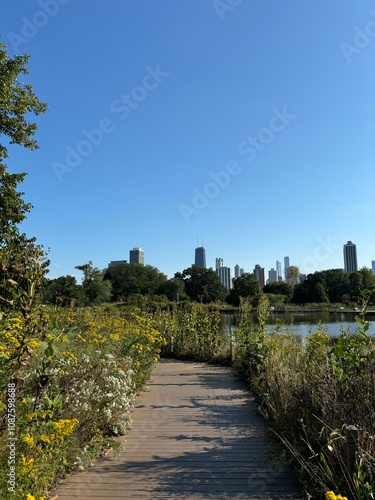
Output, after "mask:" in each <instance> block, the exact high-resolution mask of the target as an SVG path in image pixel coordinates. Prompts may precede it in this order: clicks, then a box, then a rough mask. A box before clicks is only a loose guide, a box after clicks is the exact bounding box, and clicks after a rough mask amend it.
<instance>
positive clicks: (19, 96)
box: [0, 43, 49, 319]
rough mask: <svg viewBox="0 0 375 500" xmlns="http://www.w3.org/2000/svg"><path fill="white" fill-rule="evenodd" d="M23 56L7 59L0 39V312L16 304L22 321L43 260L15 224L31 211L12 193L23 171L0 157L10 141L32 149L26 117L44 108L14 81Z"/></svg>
mask: <svg viewBox="0 0 375 500" xmlns="http://www.w3.org/2000/svg"><path fill="white" fill-rule="evenodd" d="M28 60H29V56H26V55H22V56H14V58H13V59H12V58H10V57H9V56H8V53H7V47H6V45H4V44H3V43H0V139H1V143H0V305H1V310H2V312H6V311H7V310H8V309H9V308H16V309H17V310H19V311H21V313H22V314H23V316H24V317H25V318H26V319H29V318H30V312H31V310H32V308H33V306H34V303H35V301H36V299H37V290H39V289H40V287H41V285H42V283H43V281H44V276H45V274H46V273H47V266H48V264H49V263H48V261H47V260H46V257H45V253H44V251H43V249H42V247H41V246H40V245H37V244H36V242H35V238H31V239H30V238H27V237H26V235H24V234H20V233H19V229H18V224H20V223H21V222H22V221H23V220H24V219H25V217H26V214H27V213H28V212H29V211H30V210H31V205H30V204H29V203H26V202H25V201H24V200H23V198H22V196H23V194H24V193H22V192H18V191H17V185H18V184H20V183H22V182H23V180H24V178H25V175H26V173H18V174H10V173H9V172H7V165H6V164H5V163H4V160H5V159H6V158H8V146H9V145H11V144H18V145H20V146H24V147H25V148H27V149H30V150H34V149H37V148H38V144H37V142H36V140H35V139H34V135H35V132H36V124H35V123H33V122H31V121H28V120H27V119H26V116H27V117H28V118H29V115H30V114H34V115H39V114H40V113H45V112H46V111H47V105H46V104H45V103H42V102H40V101H39V99H38V98H37V96H36V95H35V94H34V92H33V90H32V86H31V85H29V84H26V83H20V82H19V81H18V79H19V76H20V75H25V74H27V73H28V70H27V68H26V64H27V62H28ZM4 141H5V143H4Z"/></svg>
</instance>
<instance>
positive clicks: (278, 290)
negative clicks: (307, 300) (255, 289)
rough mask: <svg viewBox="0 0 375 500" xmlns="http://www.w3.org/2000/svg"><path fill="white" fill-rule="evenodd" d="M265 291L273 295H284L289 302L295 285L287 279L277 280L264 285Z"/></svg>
mask: <svg viewBox="0 0 375 500" xmlns="http://www.w3.org/2000/svg"><path fill="white" fill-rule="evenodd" d="M263 292H264V293H268V294H270V293H271V294H273V295H284V296H285V298H286V300H287V301H288V302H289V301H290V299H291V298H292V295H293V287H292V285H290V284H289V283H285V281H275V282H273V283H267V285H265V286H264V287H263Z"/></svg>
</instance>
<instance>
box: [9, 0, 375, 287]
mask: <svg viewBox="0 0 375 500" xmlns="http://www.w3.org/2000/svg"><path fill="white" fill-rule="evenodd" d="M0 34H1V40H2V41H3V42H4V43H6V44H7V45H8V47H9V53H10V55H13V54H15V53H27V54H30V56H31V59H30V62H29V65H28V67H29V75H28V76H27V77H25V81H27V82H29V83H31V84H33V86H34V90H35V92H36V93H37V95H38V96H39V98H40V99H41V100H43V101H46V102H48V104H49V111H48V113H47V114H46V115H44V116H41V117H38V118H37V124H38V132H37V139H38V141H39V145H40V149H39V150H38V151H34V152H31V151H28V150H23V149H21V148H19V147H18V146H11V147H10V149H9V153H10V154H9V156H10V158H9V161H8V165H9V169H10V170H11V171H14V172H16V171H26V172H28V177H27V179H26V180H25V182H24V184H23V185H22V190H23V191H25V199H26V200H27V201H30V202H31V203H32V204H33V205H34V209H33V210H32V212H31V213H30V214H29V216H28V219H27V221H26V222H25V223H24V224H23V226H22V228H23V229H24V231H26V232H27V234H29V235H30V236H36V237H37V240H38V242H39V243H41V244H43V245H44V246H45V247H46V248H49V249H50V251H49V258H50V260H51V266H50V277H51V278H54V277H58V276H61V275H66V274H71V275H74V276H77V277H79V276H80V272H79V271H77V270H76V269H75V266H77V265H81V264H83V263H86V262H88V261H89V260H91V261H92V262H93V264H94V265H95V266H96V267H99V268H105V267H106V266H107V264H108V262H109V261H111V260H123V259H128V258H129V250H130V249H131V248H133V247H138V246H140V247H142V248H143V249H144V251H145V261H146V263H147V264H150V265H153V266H155V267H157V268H158V269H159V270H160V271H162V272H164V273H165V274H167V275H169V276H170V277H172V276H173V274H174V273H175V272H177V271H182V270H183V269H184V268H186V267H188V266H189V265H191V263H192V262H193V259H194V249H195V247H196V245H197V236H198V238H199V239H198V241H199V245H200V244H201V242H202V239H203V244H204V246H205V248H206V254H207V264H208V265H209V266H214V265H215V258H216V257H221V258H223V259H224V265H227V266H230V267H232V268H233V267H234V265H235V264H239V265H240V266H241V267H243V268H244V269H245V270H247V271H252V269H253V268H254V266H255V264H260V265H261V266H262V267H265V268H266V270H268V269H270V268H271V267H275V261H276V259H277V258H278V259H279V260H281V261H282V260H283V257H284V256H285V255H288V256H289V257H290V263H291V264H293V265H298V266H300V268H301V271H303V272H313V271H316V270H321V269H329V268H338V267H343V256H342V246H343V244H344V243H346V242H347V241H348V240H351V241H353V242H354V243H356V245H357V252H358V261H359V266H360V267H361V266H367V267H369V266H370V265H371V259H372V258H375V231H374V208H375V205H374V185H375V179H374V156H375V147H374V145H375V141H374V136H375V101H374V83H375V82H374V75H375V72H374V66H375V2H374V1H368V0H362V1H361V2H353V1H352V0H330V1H329V2H326V1H325V0H316V1H315V2H298V1H296V0H283V2H280V1H279V0H252V1H249V0H243V1H242V2H241V0H222V1H221V0H181V1H180V0H137V1H128V0H107V1H106V2H104V1H102V0H70V1H69V0H39V1H34V0H13V1H12V2H6V4H5V6H2V14H1V19H0Z"/></svg>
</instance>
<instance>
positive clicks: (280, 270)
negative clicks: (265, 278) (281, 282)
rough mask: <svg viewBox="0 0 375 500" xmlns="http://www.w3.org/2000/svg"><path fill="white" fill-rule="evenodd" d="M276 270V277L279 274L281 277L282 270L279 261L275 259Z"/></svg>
mask: <svg viewBox="0 0 375 500" xmlns="http://www.w3.org/2000/svg"><path fill="white" fill-rule="evenodd" d="M276 271H277V276H278V278H280V276H281V279H282V276H283V271H282V269H281V262H280V261H279V260H277V261H276Z"/></svg>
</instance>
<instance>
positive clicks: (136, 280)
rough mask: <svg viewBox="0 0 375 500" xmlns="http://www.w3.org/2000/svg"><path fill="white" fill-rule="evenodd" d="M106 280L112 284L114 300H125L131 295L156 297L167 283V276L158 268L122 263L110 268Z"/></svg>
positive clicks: (105, 276) (105, 275)
mask: <svg viewBox="0 0 375 500" xmlns="http://www.w3.org/2000/svg"><path fill="white" fill-rule="evenodd" d="M104 279H105V280H108V281H109V282H110V284H111V294H112V300H114V301H120V300H125V299H126V298H128V297H129V296H130V295H134V294H138V295H154V294H158V293H163V292H161V290H162V287H163V286H164V284H165V283H166V281H167V277H166V276H165V274H163V273H161V272H160V271H159V270H158V269H157V268H156V267H153V266H149V265H146V266H144V265H142V264H135V263H133V264H127V263H121V264H116V265H114V266H110V267H109V268H108V269H107V270H106V271H105V274H104Z"/></svg>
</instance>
